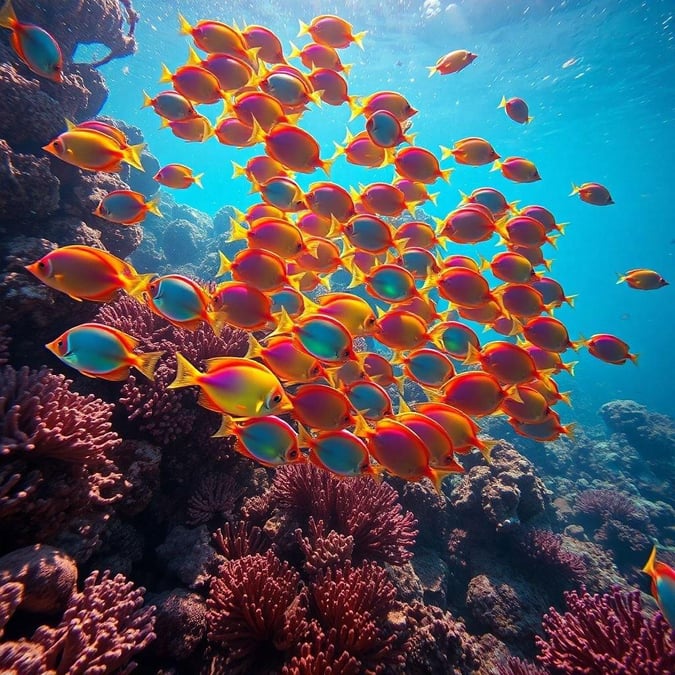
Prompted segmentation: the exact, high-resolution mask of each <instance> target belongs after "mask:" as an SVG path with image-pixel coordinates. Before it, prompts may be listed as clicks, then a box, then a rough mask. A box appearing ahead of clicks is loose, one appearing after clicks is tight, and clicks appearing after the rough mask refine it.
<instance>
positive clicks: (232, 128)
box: [213, 116, 276, 178]
mask: <svg viewBox="0 0 675 675" xmlns="http://www.w3.org/2000/svg"><path fill="white" fill-rule="evenodd" d="M213 133H214V134H215V135H216V138H217V139H218V141H219V142H220V143H222V144H223V145H231V146H233V147H235V148H248V147H250V146H252V145H255V144H256V139H255V132H254V131H253V127H252V126H250V125H248V124H246V122H242V121H241V120H240V119H239V118H238V117H227V116H220V117H219V118H218V119H217V120H216V126H215V128H214V129H213ZM275 175H276V174H275ZM270 178H271V176H270Z"/></svg>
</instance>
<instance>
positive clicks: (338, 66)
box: [289, 42, 351, 74]
mask: <svg viewBox="0 0 675 675" xmlns="http://www.w3.org/2000/svg"><path fill="white" fill-rule="evenodd" d="M289 58H291V59H293V58H300V60H301V61H302V65H303V66H305V68H307V69H309V70H314V69H318V68H327V69H328V70H334V71H335V72H344V73H346V74H347V73H349V70H350V69H351V66H344V65H343V64H342V61H341V60H340V55H339V54H338V53H337V52H336V51H335V49H334V48H333V47H329V46H328V45H322V44H319V43H317V42H310V43H309V44H306V45H305V46H304V47H302V48H299V47H296V46H295V45H294V44H293V43H292V42H291V53H290V54H289Z"/></svg>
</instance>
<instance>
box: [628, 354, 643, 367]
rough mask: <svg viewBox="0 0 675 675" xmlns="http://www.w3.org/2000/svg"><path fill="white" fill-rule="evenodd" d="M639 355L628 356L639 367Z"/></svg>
mask: <svg viewBox="0 0 675 675" xmlns="http://www.w3.org/2000/svg"><path fill="white" fill-rule="evenodd" d="M639 356H640V355H639V354H628V358H629V359H630V360H631V361H632V362H633V364H635V365H636V366H637V364H638V358H639Z"/></svg>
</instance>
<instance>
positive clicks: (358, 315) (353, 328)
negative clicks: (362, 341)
mask: <svg viewBox="0 0 675 675" xmlns="http://www.w3.org/2000/svg"><path fill="white" fill-rule="evenodd" d="M317 303H318V305H319V306H318V307H317V310H316V311H317V312H319V313H320V314H323V315H325V316H331V317H333V318H334V319H337V320H338V321H339V322H340V323H341V324H342V325H343V326H344V327H345V328H346V329H347V330H348V331H349V332H350V333H351V334H352V336H354V337H359V336H365V335H372V334H373V332H374V331H375V327H376V322H377V316H376V315H375V312H374V311H373V308H372V307H371V306H370V305H369V304H368V302H367V301H366V300H364V299H363V298H359V297H358V296H357V295H353V294H352V293H338V292H334V293H326V294H324V295H320V296H319V297H318V298H317Z"/></svg>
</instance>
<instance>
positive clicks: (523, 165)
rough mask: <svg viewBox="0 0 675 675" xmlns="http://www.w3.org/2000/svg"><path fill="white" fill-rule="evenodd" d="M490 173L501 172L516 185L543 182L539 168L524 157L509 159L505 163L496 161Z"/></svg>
mask: <svg viewBox="0 0 675 675" xmlns="http://www.w3.org/2000/svg"><path fill="white" fill-rule="evenodd" d="M490 171H501V172H502V175H503V176H504V178H508V179H509V180H511V181H514V182H515V183H534V182H535V181H538V180H541V176H540V175H539V171H538V170H537V167H536V166H535V165H534V163H533V162H531V161H530V160H529V159H525V158H524V157H507V158H506V159H505V160H504V161H500V160H496V161H495V163H494V165H493V167H492V169H490Z"/></svg>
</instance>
